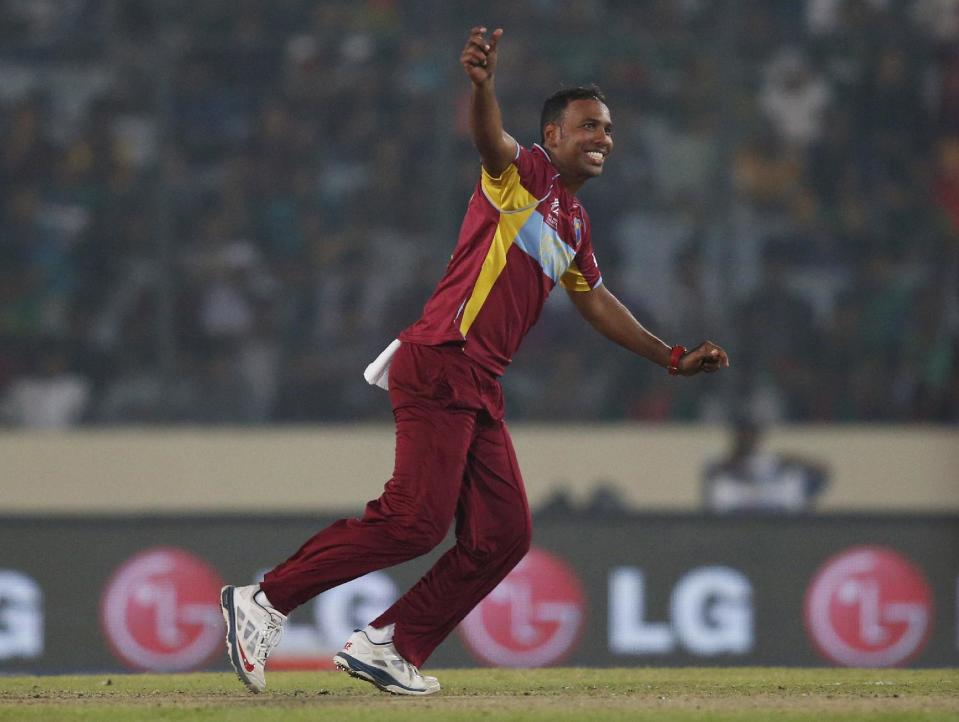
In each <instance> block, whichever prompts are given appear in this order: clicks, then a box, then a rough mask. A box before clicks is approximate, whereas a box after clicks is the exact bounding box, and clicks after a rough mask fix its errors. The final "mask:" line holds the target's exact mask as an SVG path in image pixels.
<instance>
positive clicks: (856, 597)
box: [805, 546, 933, 667]
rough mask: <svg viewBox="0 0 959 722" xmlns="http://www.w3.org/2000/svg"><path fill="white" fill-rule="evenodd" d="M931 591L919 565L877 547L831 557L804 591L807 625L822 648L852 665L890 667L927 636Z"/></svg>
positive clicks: (914, 650) (917, 649)
mask: <svg viewBox="0 0 959 722" xmlns="http://www.w3.org/2000/svg"><path fill="white" fill-rule="evenodd" d="M932 616H933V615H932V592H931V591H930V589H929V584H928V583H927V582H926V580H925V578H924V577H923V575H922V572H921V571H919V568H918V567H917V566H916V565H915V564H913V562H911V561H910V560H909V559H907V558H906V557H904V556H902V555H901V554H899V553H897V552H895V551H893V550H891V549H888V548H885V547H879V546H861V547H854V548H852V549H847V550H846V551H843V552H841V553H840V554H837V555H836V556H834V557H832V558H831V559H829V560H827V561H826V563H825V564H823V565H822V567H821V568H820V569H819V571H818V572H817V573H816V576H815V578H814V579H813V581H812V583H811V584H810V585H809V590H808V591H807V592H806V601H805V619H806V629H807V631H808V632H809V636H810V637H811V638H812V640H813V642H814V643H815V645H816V647H817V648H818V649H819V652H820V653H821V654H822V655H823V656H824V657H826V658H827V659H829V660H830V661H832V662H834V663H836V664H842V665H845V666H848V667H891V666H894V665H898V664H902V663H903V662H905V661H907V660H909V659H910V658H912V657H914V656H916V655H917V654H919V652H920V651H921V650H922V648H923V647H924V646H925V644H926V641H927V640H928V638H929V632H930V627H931V623H932Z"/></svg>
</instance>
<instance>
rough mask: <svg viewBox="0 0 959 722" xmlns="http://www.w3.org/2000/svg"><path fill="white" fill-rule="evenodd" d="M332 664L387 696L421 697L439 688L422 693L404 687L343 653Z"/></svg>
mask: <svg viewBox="0 0 959 722" xmlns="http://www.w3.org/2000/svg"><path fill="white" fill-rule="evenodd" d="M333 664H334V665H336V668H337V669H339V670H340V671H342V672H346V673H347V674H348V675H350V676H351V677H354V678H355V679H360V680H363V681H364V682H369V683H370V684H372V685H373V686H374V687H376V688H377V689H379V690H382V691H383V692H388V693H389V694H397V695H410V696H417V697H422V696H424V695H427V694H435V693H436V692H439V691H440V688H439V687H437V688H436V689H428V690H423V691H420V690H415V689H410V688H409V687H404V686H403V685H402V684H399V683H398V682H396V681H395V680H394V679H393V678H392V677H390V676H389V675H388V674H387V673H386V672H384V671H382V670H379V669H377V668H376V667H371V666H370V665H368V664H364V663H363V662H361V661H360V660H358V659H356V658H355V657H351V656H350V655H348V654H343V652H340V653H339V654H337V655H336V656H335V657H333Z"/></svg>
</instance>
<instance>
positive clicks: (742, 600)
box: [609, 566, 753, 657]
mask: <svg viewBox="0 0 959 722" xmlns="http://www.w3.org/2000/svg"><path fill="white" fill-rule="evenodd" d="M646 585H647V582H646V575H645V573H644V572H643V570H642V569H639V568H636V567H618V568H616V569H614V570H613V571H612V572H611V573H610V576H609V648H610V651H612V652H613V653H614V654H634V655H643V654H649V655H653V654H656V655H665V654H672V653H674V652H675V651H676V650H677V648H682V649H685V650H686V651H688V652H691V653H692V654H695V655H698V656H703V657H709V656H713V655H717V654H746V653H747V652H749V651H750V650H751V649H752V647H753V607H752V585H751V584H750V583H749V580H748V579H747V578H746V577H745V576H744V575H743V574H742V573H741V572H739V571H737V570H735V569H731V568H729V567H718V566H715V567H700V568H698V569H693V570H692V571H689V572H687V573H686V574H684V575H683V576H682V577H681V578H680V579H679V581H678V582H676V585H675V586H674V587H673V592H672V595H671V597H670V604H669V615H670V620H669V621H668V622H652V621H647V619H646Z"/></svg>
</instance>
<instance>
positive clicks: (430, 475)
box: [261, 343, 532, 665]
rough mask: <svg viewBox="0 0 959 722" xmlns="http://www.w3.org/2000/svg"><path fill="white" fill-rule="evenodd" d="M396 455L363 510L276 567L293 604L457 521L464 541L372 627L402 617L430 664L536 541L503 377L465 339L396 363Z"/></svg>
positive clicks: (421, 547)
mask: <svg viewBox="0 0 959 722" xmlns="http://www.w3.org/2000/svg"><path fill="white" fill-rule="evenodd" d="M390 401H391V402H392V404H393V414H394V417H395V419H396V463H395V467H394V470H393V478H392V479H390V480H389V481H388V482H387V484H386V487H385V488H384V490H383V494H382V496H380V498H379V499H376V500H375V501H371V502H369V503H368V504H367V505H366V510H365V512H364V514H363V517H362V518H361V519H341V520H340V521H337V522H335V523H334V524H332V525H331V526H329V527H327V528H326V529H324V530H323V531H321V532H319V533H317V534H316V535H314V536H313V537H312V538H310V539H309V540H308V541H307V542H306V543H305V544H304V545H303V546H302V547H301V548H300V549H299V550H298V551H297V552H296V553H295V554H294V555H293V556H292V557H290V558H289V559H288V560H287V561H285V562H283V563H282V564H280V565H279V566H277V567H276V568H275V569H273V570H272V571H270V572H269V573H267V575H266V577H265V578H264V581H263V583H262V585H261V588H262V589H263V590H264V591H265V592H266V595H267V597H268V598H269V599H270V602H272V603H273V605H274V606H275V607H276V608H277V609H278V610H279V611H281V612H283V613H284V614H287V613H289V612H290V611H291V610H293V609H294V608H295V607H298V606H299V605H301V604H303V603H304V602H306V601H308V600H309V599H312V598H313V597H315V596H316V595H317V594H320V593H321V592H324V591H326V590H327V589H331V588H332V587H335V586H337V585H339V584H343V583H345V582H348V581H350V580H351V579H355V578H356V577H360V576H362V575H364V574H367V573H368V572H371V571H374V570H377V569H384V568H385V567H389V566H393V565H394V564H399V563H401V562H405V561H408V560H410V559H413V558H414V557H418V556H420V555H422V554H425V553H426V552H428V551H430V550H431V549H433V548H434V547H435V546H436V545H438V544H439V543H440V542H442V541H443V539H444V538H445V536H446V532H447V531H448V530H449V527H450V524H451V522H452V521H453V519H454V518H455V520H456V545H455V546H454V547H453V548H452V549H450V550H449V551H447V552H446V554H444V555H443V556H442V557H441V558H440V559H439V560H438V561H437V562H436V564H434V565H433V567H432V569H430V570H429V571H428V572H427V573H426V575H425V576H424V577H423V578H422V579H420V580H419V581H418V582H417V583H416V584H415V585H414V586H413V587H412V588H411V589H410V590H409V591H408V592H406V594H404V595H403V596H402V597H400V599H398V600H397V601H396V603H395V604H394V605H393V606H392V607H390V608H389V609H387V610H386V611H385V612H384V613H383V614H382V615H380V617H379V618H378V619H375V620H373V622H372V624H373V626H374V627H383V626H386V625H388V624H392V623H395V624H396V627H395V632H394V642H395V644H396V648H397V650H398V651H399V653H400V654H401V655H403V657H404V658H405V659H406V660H408V661H409V662H411V663H413V664H415V665H421V664H423V662H425V661H426V659H427V658H428V657H429V656H430V654H432V652H433V650H434V649H436V647H437V646H438V645H439V644H440V642H442V641H443V640H444V639H445V638H446V637H447V635H448V634H449V633H450V632H451V631H453V629H454V628H455V627H456V625H457V624H459V622H460V621H461V620H462V619H463V617H465V616H466V615H467V614H468V613H469V611H470V610H471V609H472V608H473V607H475V606H476V605H477V604H478V603H479V602H480V601H481V600H482V599H483V597H485V596H486V595H487V594H489V592H490V591H492V590H493V588H494V587H495V586H496V585H497V584H498V583H499V582H500V581H501V580H502V579H503V577H505V576H506V575H507V574H508V573H509V571H510V570H511V569H512V568H513V567H514V566H516V564H517V563H519V561H520V560H521V559H522V558H523V556H525V554H526V552H527V550H528V549H529V544H530V538H531V532H532V525H531V521H530V514H529V505H528V504H527V501H526V492H525V489H524V488H523V480H522V477H521V476H520V471H519V466H518V464H517V462H516V453H515V452H514V451H513V444H512V441H511V439H510V436H509V432H508V431H507V428H506V424H505V423H504V421H503V392H502V389H501V387H500V385H499V382H498V381H497V380H496V378H495V377H494V376H492V375H491V374H488V373H487V372H485V371H483V370H482V369H479V368H477V367H475V366H474V365H473V363H472V362H471V361H470V360H469V358H468V357H467V356H466V354H464V353H463V351H462V349H460V347H458V346H455V345H448V346H419V345H416V344H408V343H404V344H402V345H401V346H400V348H399V349H398V350H397V352H396V355H395V356H394V357H393V361H392V364H391V366H390Z"/></svg>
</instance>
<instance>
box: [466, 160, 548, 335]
mask: <svg viewBox="0 0 959 722" xmlns="http://www.w3.org/2000/svg"><path fill="white" fill-rule="evenodd" d="M510 167H513V166H510ZM517 185H519V184H518V183H517ZM524 192H525V191H524ZM527 195H529V194H528V193H527ZM530 197H532V196H530ZM534 200H535V199H534ZM535 212H536V204H535V202H534V203H533V205H531V206H530V207H529V208H527V209H526V210H523V211H516V212H513V213H501V214H500V217H499V223H498V224H497V226H496V233H495V234H494V235H493V242H492V243H491V244H490V247H489V251H487V252H486V258H484V259H483V265H482V267H481V268H480V272H479V276H478V277H477V278H476V283H475V284H474V286H473V292H472V293H471V294H470V297H469V298H468V299H467V301H466V305H465V306H464V308H463V317H462V318H461V319H460V333H461V334H463V336H466V334H467V332H468V331H469V330H470V326H472V325H473V321H475V320H476V317H477V316H478V315H479V312H480V309H481V308H483V304H484V303H486V298H487V296H489V294H490V291H492V290H493V284H494V283H496V279H497V278H499V275H500V274H501V273H502V272H503V269H504V268H506V253H507V252H508V251H509V249H510V246H512V245H513V239H514V238H516V234H517V233H519V229H520V228H522V227H523V224H524V223H526V221H527V220H528V219H529V217H530V215H531V214H533V213H535Z"/></svg>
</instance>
